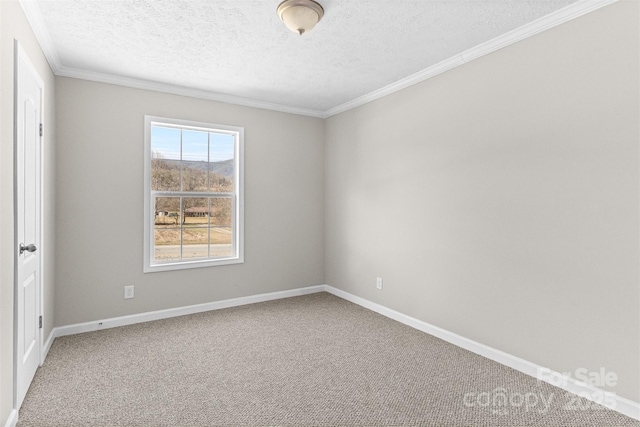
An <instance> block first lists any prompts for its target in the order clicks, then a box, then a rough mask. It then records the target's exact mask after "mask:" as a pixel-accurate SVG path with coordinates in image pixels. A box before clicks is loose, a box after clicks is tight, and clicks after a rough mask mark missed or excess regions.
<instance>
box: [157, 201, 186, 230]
mask: <svg viewBox="0 0 640 427" xmlns="http://www.w3.org/2000/svg"><path fill="white" fill-rule="evenodd" d="M155 210H156V211H155V221H154V225H155V226H156V227H161V228H167V227H169V228H173V227H179V226H180V197H156V203H155Z"/></svg>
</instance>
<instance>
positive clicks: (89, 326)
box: [47, 285, 325, 351]
mask: <svg viewBox="0 0 640 427" xmlns="http://www.w3.org/2000/svg"><path fill="white" fill-rule="evenodd" d="M324 290H325V286H324V285H317V286H309V287H307V288H299V289H291V290H287V291H279V292H270V293H267V294H258V295H251V296H247V297H240V298H233V299H228V300H223V301H214V302H208V303H204V304H197V305H189V306H186V307H177V308H169V309H166V310H158V311H149V312H146V313H140V314H131V315H128V316H121V317H112V318H110V319H102V320H95V321H92V322H85V323H77V324H75V325H67V326H58V327H56V328H53V331H51V335H52V336H53V337H54V338H55V337H63V336H65V335H74V334H79V333H82V332H91V331H97V330H101V329H108V328H115V327H118V326H126V325H133V324H136V323H143V322H151V321H153V320H160V319H168V318H171V317H177V316H184V315H187V314H195V313H202V312H205V311H212V310H220V309H223V308H230V307H237V306H241V305H246V304H254V303H257V302H265V301H272V300H277V299H282V298H289V297H295V296H300V295H307V294H313V293H317V292H323V291H324ZM49 339H51V336H50V337H49ZM52 341H53V340H52ZM47 344H48V345H49V346H51V343H49V340H47ZM47 351H48V350H47Z"/></svg>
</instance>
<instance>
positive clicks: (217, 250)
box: [149, 123, 238, 264]
mask: <svg viewBox="0 0 640 427" xmlns="http://www.w3.org/2000/svg"><path fill="white" fill-rule="evenodd" d="M150 133H151V137H150V145H151V147H150V153H151V158H150V159H149V161H150V163H151V164H150V166H151V167H150V169H149V170H150V177H149V178H150V196H151V205H152V206H151V209H153V210H154V212H153V218H154V219H153V224H152V227H153V233H152V241H153V250H152V253H151V254H150V261H151V264H162V263H171V262H183V261H190V260H199V259H202V260H206V259H216V258H229V257H232V256H234V254H235V253H236V248H235V242H234V235H235V230H234V222H235V221H234V218H235V212H234V211H235V209H236V203H235V201H236V191H235V190H236V189H235V186H236V182H235V176H236V173H235V172H236V167H237V159H236V153H237V152H238V151H237V149H236V148H237V147H236V146H235V144H236V143H237V134H236V133H233V132H215V131H208V130H206V129H204V130H200V129H192V128H188V127H184V126H174V125H172V124H167V125H163V124H157V123H153V124H152V125H151V127H150Z"/></svg>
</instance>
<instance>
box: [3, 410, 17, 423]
mask: <svg viewBox="0 0 640 427" xmlns="http://www.w3.org/2000/svg"><path fill="white" fill-rule="evenodd" d="M16 424H18V411H16V410H15V409H14V410H12V411H11V413H10V414H9V418H7V422H6V423H5V424H4V427H16Z"/></svg>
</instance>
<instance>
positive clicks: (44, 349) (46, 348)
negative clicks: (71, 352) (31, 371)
mask: <svg viewBox="0 0 640 427" xmlns="http://www.w3.org/2000/svg"><path fill="white" fill-rule="evenodd" d="M55 339H56V328H53V329H51V332H50V333H49V337H48V338H47V340H46V341H45V342H44V347H42V363H44V360H45V359H46V358H47V355H48V354H49V350H51V345H52V344H53V340H55ZM40 366H42V365H40Z"/></svg>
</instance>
